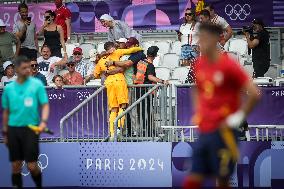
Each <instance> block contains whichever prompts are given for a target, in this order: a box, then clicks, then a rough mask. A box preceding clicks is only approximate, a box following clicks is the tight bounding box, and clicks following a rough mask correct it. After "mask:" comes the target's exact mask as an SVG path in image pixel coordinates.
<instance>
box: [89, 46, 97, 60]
mask: <svg viewBox="0 0 284 189" xmlns="http://www.w3.org/2000/svg"><path fill="white" fill-rule="evenodd" d="M96 56H97V50H96V49H91V50H90V51H89V57H90V61H91V62H95V61H96Z"/></svg>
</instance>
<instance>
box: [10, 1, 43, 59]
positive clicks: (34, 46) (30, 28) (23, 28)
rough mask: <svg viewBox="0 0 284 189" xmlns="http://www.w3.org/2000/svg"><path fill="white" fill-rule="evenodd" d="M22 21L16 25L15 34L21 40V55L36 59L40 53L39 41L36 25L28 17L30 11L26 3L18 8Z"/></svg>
mask: <svg viewBox="0 0 284 189" xmlns="http://www.w3.org/2000/svg"><path fill="white" fill-rule="evenodd" d="M18 12H19V14H20V20H18V21H17V22H16V23H15V24H14V28H13V33H14V34H15V35H16V36H17V37H18V38H19V39H20V41H21V48H20V52H19V55H24V56H26V57H27V58H29V59H30V60H31V59H36V58H37V52H38V40H37V35H36V25H35V23H33V22H32V21H31V17H29V16H28V13H29V9H28V6H27V5H26V4H25V3H21V4H19V6H18Z"/></svg>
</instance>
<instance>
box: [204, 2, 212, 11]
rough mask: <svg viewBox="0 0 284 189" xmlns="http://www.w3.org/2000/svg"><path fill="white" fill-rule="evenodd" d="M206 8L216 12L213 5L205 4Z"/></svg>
mask: <svg viewBox="0 0 284 189" xmlns="http://www.w3.org/2000/svg"><path fill="white" fill-rule="evenodd" d="M206 7H209V9H210V10H214V6H213V5H212V4H209V3H205V4H204V8H206Z"/></svg>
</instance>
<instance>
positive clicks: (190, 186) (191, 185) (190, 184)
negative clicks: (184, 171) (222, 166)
mask: <svg viewBox="0 0 284 189" xmlns="http://www.w3.org/2000/svg"><path fill="white" fill-rule="evenodd" d="M183 188H184V189H200V188H201V182H199V181H197V180H193V179H191V178H186V180H185V181H184V183H183Z"/></svg>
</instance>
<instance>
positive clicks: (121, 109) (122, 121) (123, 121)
mask: <svg viewBox="0 0 284 189" xmlns="http://www.w3.org/2000/svg"><path fill="white" fill-rule="evenodd" d="M124 110H125V109H124V108H119V112H118V115H120V114H122V112H123V111H124ZM124 123H125V116H123V117H122V118H121V119H120V120H119V121H118V127H119V128H123V127H124Z"/></svg>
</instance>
